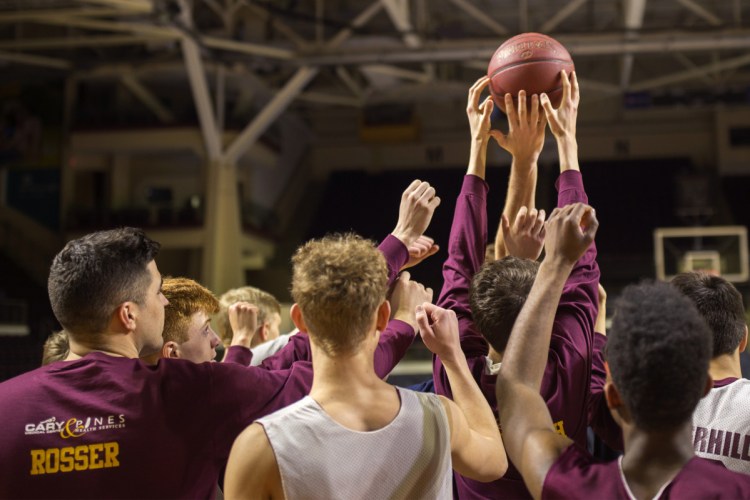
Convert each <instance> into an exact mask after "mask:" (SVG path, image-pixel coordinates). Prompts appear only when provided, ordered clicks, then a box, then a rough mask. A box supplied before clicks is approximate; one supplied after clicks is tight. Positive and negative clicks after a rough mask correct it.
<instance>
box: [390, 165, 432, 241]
mask: <svg viewBox="0 0 750 500" xmlns="http://www.w3.org/2000/svg"><path fill="white" fill-rule="evenodd" d="M438 205H440V198H439V197H438V196H436V194H435V188H434V187H432V186H430V184H429V183H428V182H424V181H420V180H415V181H414V182H412V183H411V184H409V187H407V188H406V190H405V191H404V192H403V194H402V195H401V205H400V206H399V209H398V222H397V223H396V228H395V229H394V230H393V232H392V233H391V234H392V235H393V236H395V237H396V238H398V239H399V240H401V242H402V243H403V244H404V245H406V246H407V247H410V246H412V245H413V244H414V242H416V241H417V239H418V238H419V237H420V236H422V235H423V234H424V232H425V230H426V229H427V226H429V225H430V221H431V220H432V215H433V214H434V213H435V209H436V208H437V207H438Z"/></svg>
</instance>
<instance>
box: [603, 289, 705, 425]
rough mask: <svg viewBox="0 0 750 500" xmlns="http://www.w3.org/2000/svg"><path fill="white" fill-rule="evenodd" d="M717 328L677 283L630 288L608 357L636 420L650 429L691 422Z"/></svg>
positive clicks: (621, 302)
mask: <svg viewBox="0 0 750 500" xmlns="http://www.w3.org/2000/svg"><path fill="white" fill-rule="evenodd" d="M710 356H711V332H710V330H709V328H708V326H707V325H706V322H705V321H704V320H703V318H702V317H701V315H700V313H699V312H698V310H697V309H696V308H695V306H694V305H693V303H692V302H691V301H690V300H689V299H688V298H687V297H685V296H684V295H682V294H681V293H680V292H679V290H677V289H676V288H675V287H673V286H671V285H669V284H667V283H660V282H643V283H640V284H638V285H630V286H628V287H626V288H625V290H624V291H623V293H622V295H621V296H620V298H619V301H618V304H617V308H616V309H615V314H614V317H613V318H612V327H611V328H610V331H609V334H608V339H607V362H608V364H609V369H610V373H611V375H612V381H613V382H614V384H615V387H617V389H618V390H619V391H620V394H621V396H622V398H623V401H624V403H625V405H626V406H627V408H628V409H629V410H630V412H631V414H632V416H633V419H634V420H635V424H636V425H637V426H638V427H639V428H640V429H643V430H645V431H660V430H666V429H670V428H674V427H675V426H677V425H680V424H683V423H685V422H687V421H688V420H689V419H690V418H691V417H692V414H693V410H694V409H695V406H696V405H697V404H698V400H699V399H700V398H701V397H702V396H703V391H704V389H705V386H706V380H707V377H708V362H709V359H710Z"/></svg>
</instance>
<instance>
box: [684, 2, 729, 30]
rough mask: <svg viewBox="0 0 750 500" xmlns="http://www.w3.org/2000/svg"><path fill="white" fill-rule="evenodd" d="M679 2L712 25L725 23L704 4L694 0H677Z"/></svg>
mask: <svg viewBox="0 0 750 500" xmlns="http://www.w3.org/2000/svg"><path fill="white" fill-rule="evenodd" d="M677 3H679V4H680V5H682V6H683V7H685V8H686V9H688V10H689V11H691V12H692V13H693V14H695V15H697V16H698V17H701V18H703V20H704V21H706V22H707V23H708V24H710V25H711V26H721V25H722V24H723V23H722V21H721V19H719V17H718V16H717V15H716V14H714V13H713V12H711V11H710V10H708V9H707V8H705V7H703V6H702V5H699V4H697V3H696V2H694V1H693V0H677Z"/></svg>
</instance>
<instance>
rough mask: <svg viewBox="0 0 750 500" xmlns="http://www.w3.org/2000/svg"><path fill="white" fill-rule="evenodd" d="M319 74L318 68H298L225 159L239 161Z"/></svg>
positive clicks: (235, 140)
mask: <svg viewBox="0 0 750 500" xmlns="http://www.w3.org/2000/svg"><path fill="white" fill-rule="evenodd" d="M317 74H318V68H312V67H304V68H300V69H299V70H297V73H295V75H294V76H293V77H292V78H291V79H290V80H289V81H288V82H287V83H286V85H284V87H283V88H282V89H281V90H279V91H278V92H276V94H275V95H274V97H273V99H271V100H270V101H269V102H268V104H266V106H265V107H264V108H263V110H262V111H261V112H260V113H258V114H257V115H256V116H255V118H253V121H252V122H250V123H249V124H248V125H247V126H246V127H245V129H244V130H243V131H242V132H241V133H240V135H239V136H237V137H236V138H235V139H234V141H232V143H231V144H230V145H229V147H228V148H227V150H226V152H225V153H224V161H225V162H227V163H231V164H235V163H237V161H238V160H239V158H240V157H241V156H242V155H243V154H244V153H245V151H247V150H248V149H249V148H250V147H251V146H252V145H253V143H255V141H256V140H258V138H259V137H260V136H261V135H262V134H263V132H265V131H266V129H267V128H268V127H269V126H270V125H271V124H272V123H273V122H274V121H275V120H276V119H277V118H278V117H279V116H280V115H281V114H282V113H283V112H284V110H286V108H287V106H288V105H289V103H291V102H292V100H294V98H295V97H297V95H299V93H300V92H302V89H304V88H305V86H306V85H307V84H308V83H310V80H312V79H313V78H314V77H315V75H317Z"/></svg>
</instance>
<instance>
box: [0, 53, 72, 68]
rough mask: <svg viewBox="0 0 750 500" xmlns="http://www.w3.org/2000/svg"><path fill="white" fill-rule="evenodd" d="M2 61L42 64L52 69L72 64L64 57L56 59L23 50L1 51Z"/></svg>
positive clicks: (0, 59)
mask: <svg viewBox="0 0 750 500" xmlns="http://www.w3.org/2000/svg"><path fill="white" fill-rule="evenodd" d="M0 61H8V62H13V63H18V64H27V65H29V66H42V67H44V68H52V69H63V70H65V69H71V68H72V65H71V64H70V62H68V61H66V60H64V59H55V58H52V57H44V56H36V55H32V54H24V53H21V52H6V51H0Z"/></svg>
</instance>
